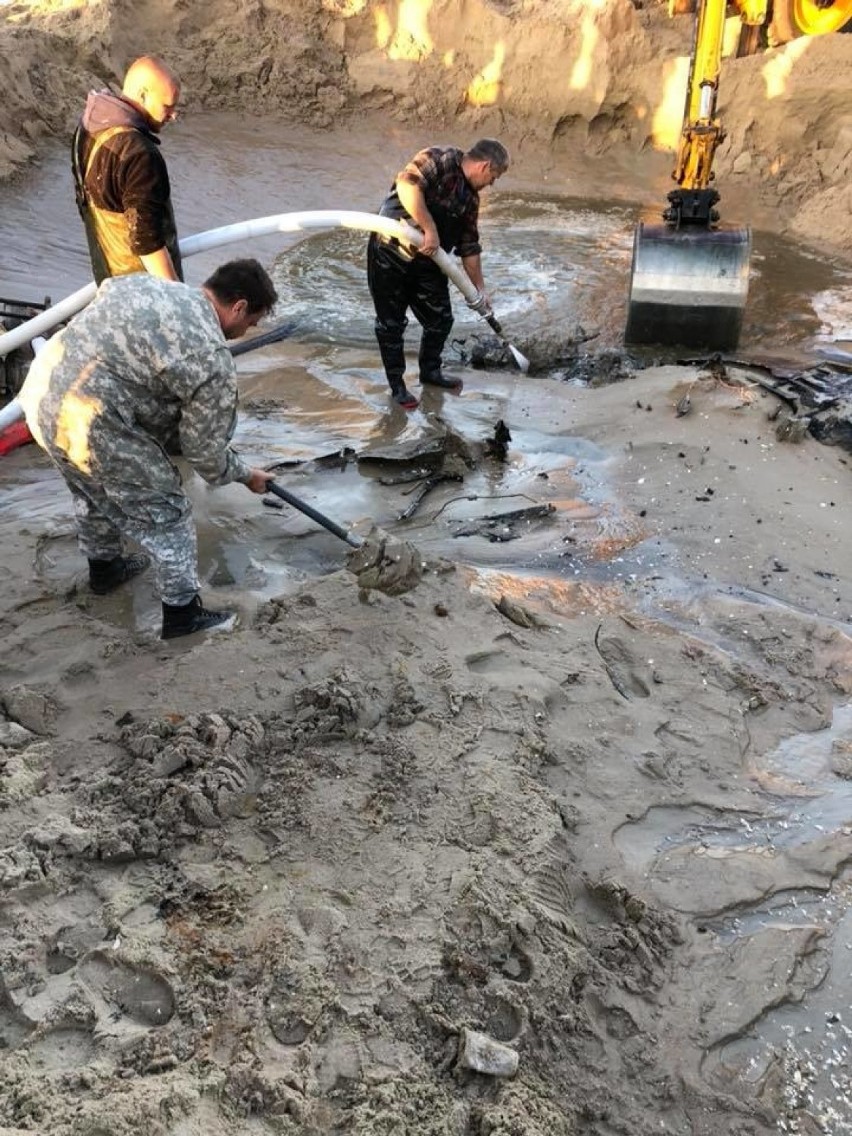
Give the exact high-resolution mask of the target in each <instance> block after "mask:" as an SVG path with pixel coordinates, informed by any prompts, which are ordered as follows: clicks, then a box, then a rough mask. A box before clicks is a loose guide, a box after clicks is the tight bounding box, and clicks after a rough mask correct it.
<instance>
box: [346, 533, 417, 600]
mask: <svg viewBox="0 0 852 1136" xmlns="http://www.w3.org/2000/svg"><path fill="white" fill-rule="evenodd" d="M346 566H347V568H348V569H349V571H350V572H352V573H354V575H355V576H357V578H358V586H359V588H361V589H363V590H364V591H374V590H375V591H378V592H384V594H385V595H386V596H401V595H404V594H405V593H406V592H410V591H411V590H412V588H416V587H417V585H418V584H419V582H420V580H421V578H422V576H423V556H422V554H421V553H420V551H419V550H418V549H417V548H416V547H415V546H414V545H413V544H411V543H410V542H409V541H407V540H396V539H395V538H394V537H392V536H390V535H389V534H388V533H386V532H383V531H382V530H381V529H379V528H377V527H376V526H375V525H372V526H371V527H370V529H369V530H368V531H367V533H366V534H365V536H364V542H363V544H362V545H361V547H360V548H356V549H355V550H354V551H353V552H351V553H350V554H349V556H348V557H347V561H346Z"/></svg>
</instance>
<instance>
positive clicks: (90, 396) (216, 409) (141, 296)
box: [20, 260, 277, 639]
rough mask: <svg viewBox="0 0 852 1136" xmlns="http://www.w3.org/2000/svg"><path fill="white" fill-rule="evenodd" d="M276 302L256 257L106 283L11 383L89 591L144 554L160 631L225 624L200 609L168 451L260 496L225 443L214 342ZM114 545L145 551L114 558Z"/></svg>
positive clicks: (132, 567)
mask: <svg viewBox="0 0 852 1136" xmlns="http://www.w3.org/2000/svg"><path fill="white" fill-rule="evenodd" d="M276 299H277V296H276V294H275V289H274V288H273V285H272V281H271V280H270V279H269V277H268V276H267V274H266V272H265V271H264V270H263V268H262V267H261V265H260V264H259V263H258V262H257V261H256V260H235V261H231V262H230V263H228V264H225V265H222V266H221V267H220V268H218V269H217V270H216V271H215V272H214V273H213V275H212V276H211V277H210V278H209V279H208V280H207V281H206V282H205V283H204V285H203V286H202V287H201V288H191V287H189V286H188V285H186V284H180V283H174V282H171V281H165V280H161V279H158V278H156V277H154V276H150V275H147V274H145V273H137V274H134V275H130V276H119V277H115V278H110V279H107V280H105V281H104V283H103V284H102V285H101V287H100V288H99V290H98V293H97V296H96V297H95V299H94V300H93V301H92V303H91V304H90V305H89V307H88V308H86V309H85V310H84V311H83V312H81V313H80V315H78V316H77V317H76V318H75V319H73V320H72V321H71V323H70V324H69V325H68V326H67V327H66V328H65V329H64V330H63V331H61V332H60V333H59V334H58V335H55V336H53V337H52V338H51V339H50V340H49V341H48V343H47V345H46V346H45V347H44V349H43V350H42V351H41V352H40V353H39V355H38V356H37V358H36V360H35V362H34V363H33V366H32V367H31V369H30V372H29V375H28V376H27V380H26V382H25V383H24V386H23V389H22V390H21V394H20V401H21V403H22V405H23V408H24V413H25V414H26V418H27V423H28V425H29V428H30V430H31V431H32V433H33V435H34V437H35V440H36V441H37V442H38V443H39V445H40V446H41V447H42V448H43V449H45V450H46V451H47V452H48V454H49V455H50V457H51V458H52V460H53V462H54V463H55V465H56V466H57V468H58V469H59V471H60V473H61V474H62V476H63V477H64V478H65V481H66V484H67V485H68V488H69V489H70V491H71V496H72V498H73V502H74V511H75V514H76V520H77V531H78V537H79V543H80V548H81V551H82V552H83V555H84V556H86V557H87V558H88V561H89V583H90V585H91V588H92V591H93V592H95V594H96V595H105V594H106V593H107V592H111V591H112V590H113V589H114V588H116V587H118V586H119V585H120V584H123V583H124V582H125V580H128V579H130V578H131V577H132V576H135V575H136V574H137V573H139V572H141V571H143V570H144V569H145V568H146V567H147V566H148V564H149V563H150V561H151V560H153V562H154V573H155V586H156V590H157V592H158V594H159V596H160V599H161V600H162V605H163V626H162V637H163V638H164V639H171V638H175V637H176V636H179V635H189V634H191V633H193V632H195V631H205V630H212V629H213V628H221V629H224V628H229V627H230V626H233V623H234V618H235V617H234V615H233V613H232V612H226V611H207V610H205V608H204V607H203V606H202V604H201V598H200V596H199V582H198V571H197V544H196V533H195V526H194V524H193V521H192V512H191V508H190V504H189V501H188V500H187V497H186V494H185V493H184V491H183V488H182V484H181V477H180V473H179V472H178V469H177V468H176V466H175V465H174V463H173V461H172V460H171V458H170V457H169V454H178V453H180V454H182V455H183V457H184V458H185V459H186V461H187V462H188V463H189V464H190V466H191V467H192V468H193V469H194V470H196V472H197V473H199V474H200V475H201V477H203V478H204V479H205V481H207V482H209V483H210V484H211V485H226V484H228V483H229V482H232V481H239V482H242V483H243V484H244V485H246V486H247V487H248V488H249V489H250V490H251V491H252V492H253V493H263V492H264V491H265V489H266V483H267V481H268V480H269V474H268V473H267V472H266V471H264V470H262V469H252V468H250V467H249V466H248V465H247V464H246V463H245V462H244V461H243V459H242V458H241V457H240V456H239V455H238V454H237V453H236V452H235V451H234V450H233V449H232V448H231V446H230V440H231V437H232V435H233V433H234V428H235V425H236V408H237V385H236V368H235V366H234V360H233V357H232V356H231V353H230V351H229V350H228V348H227V345H226V342H225V341H226V340H227V339H236V338H238V337H239V336H241V335H244V334H245V332H246V331H247V330H248V329H249V328H250V327H253V326H255V325H256V324H257V322H258V320H259V319H260V318H261V317H262V316H263V315H265V314H266V313H268V312H269V311H271V309H272V307H273V306H274V304H275V301H276ZM122 539H125V540H132V541H134V542H135V543H137V544H138V545H140V546H141V547H142V548H143V549H144V550H145V551H146V552H147V553H148V554H149V555H148V556H141V555H129V556H126V555H124V554H123V551H122Z"/></svg>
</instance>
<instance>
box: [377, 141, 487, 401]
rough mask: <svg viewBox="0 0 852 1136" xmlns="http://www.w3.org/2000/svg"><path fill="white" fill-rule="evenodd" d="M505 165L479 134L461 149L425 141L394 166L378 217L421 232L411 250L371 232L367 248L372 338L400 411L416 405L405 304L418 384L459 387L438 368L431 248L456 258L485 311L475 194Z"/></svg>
mask: <svg viewBox="0 0 852 1136" xmlns="http://www.w3.org/2000/svg"><path fill="white" fill-rule="evenodd" d="M508 167H509V154H508V151H507V150H506V147H505V146H503V145H502V143H500V142H497V141H495V140H494V139H492V138H483V139H481V140H480V141H479V142H477V143H475V145H473V146H471V148H470V149H469V150H468V151H466V152H465V151H462V150H459V149H456V148H455V147H453V146H430V147H428V148H427V149H425V150H421V151H420V152H419V153H418V154H415V155H414V157H413V158H412V159H411V161H410V162H409V163H408V165H407V166H406V167H405V168H404V169H403V170H400V172H399V173H398V174H397V176H396V180H395V182H394V185H393V188H392V189H391V191H390V193H389V194H388V196H387V197H386V198H385V200H384V202H383V203H382V207H381V209H380V210H379V213H380V214H381V215H382V216H383V217H393V218H394V219H395V220H403V221H408V222H409V223H412V224H414V225H416V226H417V227H418V228H419V229H421V230H422V232H423V243H422V245H421V246H420V248H419V250H417V251H415V250H413V249H411V248H409V247H408V246H407V245H403V244H401V243H400V242H399V241H397V240H396V239H395V238H388V237H383V236H380V235H379V234H377V233H374V234H373V235H372V236H371V237H370V241H369V244H368V246H367V280H368V283H369V286H370V295H371V296H372V297H373V305H374V307H375V309H376V323H375V331H376V339H377V340H378V344H379V351H380V352H381V356H382V363H383V364H384V368H385V374H386V375H387V379H388V384H389V386H390V389H391V395H392V397H393V399H394V401H396V402H398V403H399V405H400V406H402V407H404V409H406V410H414V409H415V407H416V406H417V405H418V403H417V399H416V398H415V397H414V395H413V394H412V393H411V392H410V391H409V390H408V388H407V387H406V385H405V349H404V344H403V338H404V335H405V329H406V327H407V326H408V318H407V316H406V312H407V310H408V309H409V308H411V311H412V312H413V313H414V316H415V318H416V319H417V322H418V323H419V324H420V325H421V327H422V328H423V332H422V335H421V339H420V354H419V360H418V361H419V364H420V382H421V383H426V384H432V385H433V386H437V387H444V388H445V389H450V390H451V389H453V388H454V387H456V388H457V387H459V386H460V385H461V384H460V382H459V380H457V379H450V378H447V377H445V376H444V374H443V372H442V371H441V352H442V351H443V349H444V344H445V343H446V341H447V336H448V335H449V334H450V329H451V328H452V326H453V309H452V304H451V303H450V290H449V284H448V281H447V277H446V276H445V275H444V273H443V272H442V271H441V270H440V268H438V266H437V265H436V264H434V263H433V261H432V259H431V257H432V255H433V253H434V252H435V251H436V250H437V249H438V248H439V247H440V248H442V249H444V250H445V251H446V252H455V253H456V255H457V256H459V257H461V261H462V264H463V265H464V269H465V271H466V272H467V274H468V276H469V277H470V279H471V280H472V282H473V283H474V284H475V285H476V287H477V289H478V290H479V292H480V294H481V296H482V299H481V300H480V301H479V304H481V306H482V308H483V310H484V309H490V304H489V303H488V299H487V296H486V295H485V282H484V279H483V276H482V264H481V261H480V253H481V251H482V246H481V245H480V243H479V228H478V221H479V191H480V190H481V189H484V188H485V187H486V186H489V185H493V184H494V182H495V181H496V180H497V178H498V177H500V175H501V174H503V173H505V172H506V170H507V169H508ZM477 310H479V305H477Z"/></svg>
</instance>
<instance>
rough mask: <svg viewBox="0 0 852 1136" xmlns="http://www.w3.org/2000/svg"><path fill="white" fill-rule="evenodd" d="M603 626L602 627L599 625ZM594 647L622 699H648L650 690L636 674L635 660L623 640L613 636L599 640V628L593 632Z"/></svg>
mask: <svg viewBox="0 0 852 1136" xmlns="http://www.w3.org/2000/svg"><path fill="white" fill-rule="evenodd" d="M601 626H603V625H601ZM595 647H597V651H598V654H599V655H600V657H601V658H602V659H603V661H604V667H605V668H606V673H607V674H608V675H609V681H610V682H611V683H612V685H613V686H614V687H615V689H616V690H617V691H618V693H619V694H620V695H621V697H622V698H626V699H627V701H628V702H629V701H631V699H633V698H649V697H650V695H651V688H650V687H649V686H648V684H647V683H646V682H645V680H644V679H643V678H641V677H640V676H639V674H637V672H636V669H635V668H636V660H635V659H634V658H633V655H632V653H631V651H630V648H629V647H628V646H627V645H626V643H624V641H623V640H621V639H618V638H617V637H615V636H613V637H611V638H607V639H601V628H600V627H599V628H598V629H597V631H596V632H595Z"/></svg>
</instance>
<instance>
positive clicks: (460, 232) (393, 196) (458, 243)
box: [379, 146, 482, 257]
mask: <svg viewBox="0 0 852 1136" xmlns="http://www.w3.org/2000/svg"><path fill="white" fill-rule="evenodd" d="M463 157H464V152H463V151H462V150H458V149H456V148H455V147H454V146H429V147H428V148H427V149H425V150H421V151H420V153H419V154H415V155H414V157H413V158H412V159H411V161H410V162H409V163H408V165H407V166H406V167H405V169H403V170H400V172H399V173H398V174H397V175H396V181H395V182H394V185H393V187H392V189H391V191H390V193H389V194H388V196H387V197H386V198H385V200H384V202H383V203H382V207H381V209H380V210H379V213H380V214H381V215H382V216H383V217H393V218H394V220H396V221H409V222H410V221H411V217H410V216H409V214H408V213H407V212H406V211H405V209H404V208H403V206H402V203H401V201H400V200H399V195H398V194H397V191H396V182H400V181H405V182H409V184H411V185H419V186H420V188H421V189H422V190H423V197H424V199H425V201H426V208H427V209H428V210H429V212H430V213H431V214H432V217H433V218H434V221H435V226H436V228H437V230H438V238H439V240H440V242H441V248H442V249H444V251H445V252H453V251H455V253H456V255H457V256H462V257H463V256H475V255H476V254H477V253H480V252H482V245H481V244H480V243H479V228H478V221H479V194H478V193H477V191H476V190H475V189H474V188H473V186H472V185H471V184H470V182H469V181H468V180H467V178H466V177H465V176H464V173H463V172H462V158H463Z"/></svg>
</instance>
